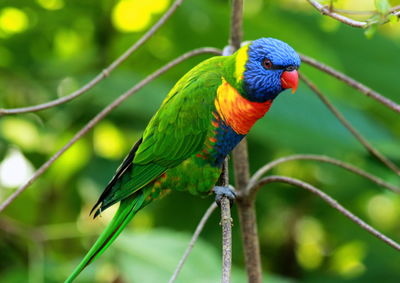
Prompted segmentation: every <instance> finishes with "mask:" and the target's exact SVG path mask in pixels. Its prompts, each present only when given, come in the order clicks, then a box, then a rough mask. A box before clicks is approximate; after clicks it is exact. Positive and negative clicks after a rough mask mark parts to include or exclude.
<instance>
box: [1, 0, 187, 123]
mask: <svg viewBox="0 0 400 283" xmlns="http://www.w3.org/2000/svg"><path fill="white" fill-rule="evenodd" d="M183 1H184V0H176V1H175V2H174V4H172V6H171V7H170V8H169V9H168V11H167V12H166V13H165V14H164V15H163V16H162V17H161V18H160V19H159V20H158V21H157V23H155V24H154V25H153V26H152V27H151V29H150V30H148V31H147V32H146V33H145V34H144V35H143V36H142V37H141V38H140V39H139V40H138V41H137V42H135V43H134V44H133V45H132V46H131V47H130V48H129V49H128V50H126V51H125V52H124V53H123V54H122V55H121V56H120V57H118V58H117V59H116V60H115V61H114V62H112V63H111V65H109V66H108V67H107V68H105V69H104V70H103V71H102V72H101V73H100V74H98V75H97V76H96V77H95V78H93V79H92V80H91V81H90V82H88V83H87V84H86V85H84V86H83V87H82V88H80V89H78V90H77V91H74V92H73V93H71V94H69V95H67V96H64V97H61V98H58V99H55V100H53V101H50V102H46V103H43V104H38V105H35V106H29V107H21V108H12V109H0V117H1V116H4V115H12V114H21V113H28V112H35V111H40V110H43V109H47V108H51V107H54V106H57V105H60V104H63V103H66V102H68V101H70V100H72V99H74V98H77V97H78V96H80V95H82V94H83V93H85V92H87V91H88V90H90V89H91V88H93V87H94V86H95V85H97V84H98V83H99V82H100V81H102V80H103V79H105V78H106V77H108V76H109V75H110V73H111V72H112V71H114V70H115V68H117V67H118V66H119V65H120V64H121V63H122V62H124V61H125V60H126V59H128V57H129V56H130V55H131V54H132V53H133V52H135V51H136V50H137V49H138V48H139V47H140V46H142V45H143V44H144V43H145V42H146V41H147V40H148V39H150V38H151V37H152V36H153V34H154V33H155V32H156V31H157V30H158V29H159V28H160V27H161V26H162V25H163V24H165V23H166V21H167V20H168V19H169V18H170V17H171V15H172V14H173V13H174V12H175V10H176V9H177V8H178V7H179V5H181V4H182V2H183Z"/></svg>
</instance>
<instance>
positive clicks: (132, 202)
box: [65, 190, 145, 283]
mask: <svg viewBox="0 0 400 283" xmlns="http://www.w3.org/2000/svg"><path fill="white" fill-rule="evenodd" d="M144 206H145V193H144V192H143V190H142V191H139V192H137V193H135V194H133V195H132V196H130V197H128V198H126V199H124V200H122V201H121V203H120V206H119V209H118V211H117V213H116V214H115V216H114V218H113V219H112V220H111V222H110V224H108V226H107V228H106V229H105V230H104V231H103V233H102V234H101V235H100V236H99V238H98V239H97V241H96V243H94V245H93V246H92V248H91V249H90V250H89V252H88V253H87V254H86V256H85V258H84V259H83V260H82V261H81V263H80V264H79V265H78V266H77V267H76V268H75V270H74V271H73V272H72V274H71V275H70V276H69V277H68V278H67V280H65V283H70V282H72V281H73V280H74V279H75V278H76V277H77V276H78V275H79V274H80V273H81V272H82V270H83V269H85V267H86V266H88V265H89V264H90V263H91V262H92V261H94V260H95V259H96V258H97V257H99V256H100V255H101V254H102V253H103V252H104V251H105V250H106V249H107V248H108V247H109V246H110V245H111V244H112V242H113V241H114V240H115V239H116V238H117V237H118V235H119V234H120V233H121V231H122V230H123V229H124V228H125V226H126V225H127V224H128V223H129V221H130V220H131V219H132V218H133V216H135V214H136V213H137V212H138V211H139V210H140V209H141V208H143V207H144Z"/></svg>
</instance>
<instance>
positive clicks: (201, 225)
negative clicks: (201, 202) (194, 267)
mask: <svg viewBox="0 0 400 283" xmlns="http://www.w3.org/2000/svg"><path fill="white" fill-rule="evenodd" d="M216 208H217V204H216V203H215V202H213V203H212V204H211V205H210V207H209V208H208V209H207V211H206V212H205V213H204V215H203V217H202V218H201V220H200V222H199V224H198V225H197V227H196V230H195V231H194V234H193V236H192V239H191V240H190V242H189V245H188V247H187V248H186V250H185V253H184V254H183V256H182V258H181V260H180V261H179V263H178V266H177V267H176V269H175V271H174V274H173V275H172V276H171V278H170V279H169V281H168V283H173V282H175V280H176V278H178V275H179V273H180V272H181V270H182V267H183V265H184V264H185V262H186V260H187V258H188V256H189V254H190V253H191V252H192V249H193V247H194V244H195V243H196V242H197V239H198V238H199V236H200V233H201V231H203V228H204V225H205V224H206V222H207V221H208V219H209V218H210V216H211V214H212V213H213V212H214V210H215V209H216Z"/></svg>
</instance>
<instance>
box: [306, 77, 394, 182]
mask: <svg viewBox="0 0 400 283" xmlns="http://www.w3.org/2000/svg"><path fill="white" fill-rule="evenodd" d="M299 76H300V78H301V79H302V80H303V81H304V82H305V83H306V84H307V86H308V87H309V88H310V89H311V90H312V91H313V92H314V93H315V94H317V96H318V97H319V98H320V99H321V100H322V102H323V103H324V104H325V105H326V106H327V107H328V109H329V110H330V111H331V112H332V113H333V115H335V116H336V118H337V119H338V120H339V121H340V122H341V123H342V124H343V126H345V127H346V128H347V129H348V130H349V131H350V132H351V133H352V134H353V136H354V137H355V138H356V139H357V140H358V141H359V142H360V143H361V144H362V145H363V146H364V147H365V148H366V149H367V150H368V151H369V152H370V153H371V154H372V155H373V156H374V157H375V158H376V159H378V160H379V161H380V162H382V163H383V164H384V165H386V167H388V168H389V169H391V170H392V171H393V172H395V173H396V174H397V175H399V176H400V169H399V168H398V167H397V166H396V164H394V163H393V162H392V161H390V160H389V159H388V158H387V157H386V156H384V155H383V154H382V153H380V152H379V151H378V150H377V149H375V148H374V147H373V146H372V145H371V144H370V143H369V142H368V141H367V140H366V139H365V138H364V137H363V136H362V135H361V134H360V133H359V132H358V131H357V130H356V129H355V128H354V127H353V126H352V125H351V124H350V123H349V122H348V121H347V120H346V118H345V117H344V116H343V115H342V114H341V113H340V112H339V110H337V109H336V107H335V106H333V104H332V103H330V102H329V100H328V99H327V98H326V97H325V95H323V94H322V92H321V91H320V90H319V89H318V88H317V86H316V85H314V84H313V83H312V82H311V81H310V80H309V79H308V78H307V77H305V76H304V74H299Z"/></svg>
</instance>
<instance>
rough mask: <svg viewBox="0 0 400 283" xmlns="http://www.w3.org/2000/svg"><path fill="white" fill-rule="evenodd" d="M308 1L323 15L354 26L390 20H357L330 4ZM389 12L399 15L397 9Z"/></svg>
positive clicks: (359, 26) (366, 25)
mask: <svg viewBox="0 0 400 283" xmlns="http://www.w3.org/2000/svg"><path fill="white" fill-rule="evenodd" d="M307 1H308V3H310V4H311V5H312V6H314V8H315V9H317V10H318V11H319V12H320V13H321V14H322V15H324V16H329V17H331V18H333V19H335V20H338V21H339V22H342V23H344V24H346V25H349V26H352V27H356V28H364V29H365V28H368V27H369V26H371V25H373V24H377V23H383V24H384V23H387V22H388V20H384V22H381V21H380V20H368V21H356V20H353V19H350V18H348V17H346V16H343V15H341V14H338V13H335V12H334V11H333V10H332V9H330V8H329V6H326V5H322V4H321V3H319V2H318V1H315V0H307ZM389 14H393V15H395V16H399V13H398V12H397V11H396V10H394V11H391V12H390V13H389Z"/></svg>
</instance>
